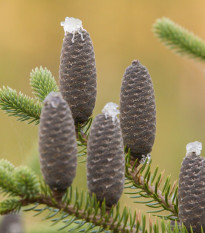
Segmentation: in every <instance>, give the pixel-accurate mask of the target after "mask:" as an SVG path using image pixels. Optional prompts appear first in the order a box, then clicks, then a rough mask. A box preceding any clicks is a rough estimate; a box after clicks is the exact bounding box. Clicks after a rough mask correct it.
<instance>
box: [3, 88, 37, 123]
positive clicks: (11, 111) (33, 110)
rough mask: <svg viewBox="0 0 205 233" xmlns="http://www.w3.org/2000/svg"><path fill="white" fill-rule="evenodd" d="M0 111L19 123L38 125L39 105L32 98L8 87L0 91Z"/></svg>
mask: <svg viewBox="0 0 205 233" xmlns="http://www.w3.org/2000/svg"><path fill="white" fill-rule="evenodd" d="M0 109H2V110H4V111H5V112H6V113H7V114H8V115H9V116H15V117H17V118H18V120H19V121H27V122H28V123H29V124H30V123H33V122H34V123H35V124H38V123H39V118H40V113H41V104H40V103H39V102H36V101H35V100H34V99H33V98H30V97H28V96H26V95H23V94H22V93H21V92H19V93H18V94H17V91H16V90H14V89H12V88H10V87H3V88H2V89H0Z"/></svg>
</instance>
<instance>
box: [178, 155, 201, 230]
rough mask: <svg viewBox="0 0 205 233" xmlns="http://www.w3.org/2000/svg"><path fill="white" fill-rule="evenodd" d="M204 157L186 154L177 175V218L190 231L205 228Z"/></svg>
mask: <svg viewBox="0 0 205 233" xmlns="http://www.w3.org/2000/svg"><path fill="white" fill-rule="evenodd" d="M204 184H205V159H204V158H202V157H200V156H197V155H196V154H195V153H190V154H189V155H187V156H186V157H185V158H184V160H183V162H182V166H181V170H180V175H179V191H178V201H179V219H180V222H183V223H184V225H185V226H186V228H187V229H188V230H189V232H190V225H191V226H192V228H193V230H194V232H196V233H199V232H201V226H203V228H204V229H205V185H204Z"/></svg>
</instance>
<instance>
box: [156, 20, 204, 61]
mask: <svg viewBox="0 0 205 233" xmlns="http://www.w3.org/2000/svg"><path fill="white" fill-rule="evenodd" d="M153 31H154V33H155V35H156V36H157V37H158V38H159V39H160V40H161V42H162V43H163V44H165V45H166V46H167V47H168V48H170V49H171V50H173V51H175V52H176V53H178V54H181V55H188V56H189V57H192V58H198V59H201V60H203V61H205V41H204V40H202V39H201V38H199V37H198V36H196V35H194V34H193V33H192V32H189V31H188V30H187V29H185V28H183V27H181V26H180V25H178V24H176V23H174V22H173V21H171V20H170V19H168V18H161V19H158V20H157V21H156V22H155V23H154V25H153Z"/></svg>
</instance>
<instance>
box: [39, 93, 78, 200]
mask: <svg viewBox="0 0 205 233" xmlns="http://www.w3.org/2000/svg"><path fill="white" fill-rule="evenodd" d="M39 152H40V163H41V171H42V173H43V176H44V179H45V182H46V183H47V184H48V185H49V187H50V188H51V190H52V191H53V192H54V193H55V195H56V198H57V196H58V195H59V198H61V196H62V195H63V193H64V192H65V191H66V189H67V188H68V187H69V186H70V185H71V184H72V181H73V179H74V177H75V174H76V166H77V143H76V136H75V126H74V121H73V118H72V114H71V111H70V108H69V106H68V104H67V102H66V101H65V100H64V99H63V98H62V96H61V94H60V93H54V92H51V93H50V94H49V95H48V96H47V97H46V99H45V100H44V107H43V109H42V112H41V117H40V127H39Z"/></svg>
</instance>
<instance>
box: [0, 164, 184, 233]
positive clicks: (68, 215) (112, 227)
mask: <svg viewBox="0 0 205 233" xmlns="http://www.w3.org/2000/svg"><path fill="white" fill-rule="evenodd" d="M0 168H1V169H2V170H4V171H5V174H6V175H5V176H7V174H8V173H11V176H10V177H9V179H12V180H13V182H7V183H5V184H4V183H3V182H1V183H0V188H1V191H2V192H3V193H5V192H6V193H7V191H8V190H10V194H11V195H13V196H14V197H13V198H8V199H6V200H4V201H2V202H0V214H8V213H11V212H18V211H19V210H20V209H22V208H23V207H24V208H26V209H24V208H23V209H24V210H25V211H34V212H36V215H39V214H41V213H44V212H45V213H47V215H46V216H45V215H44V219H47V220H51V222H52V223H53V224H57V223H61V226H60V229H59V230H64V229H66V228H68V227H69V232H70V231H73V232H74V231H78V232H88V231H90V232H93V233H94V232H95V233H96V232H102V231H109V232H122V233H125V232H126V233H134V232H136V233H137V232H140V233H145V232H148V229H149V232H155V233H159V232H170V233H172V232H180V231H181V232H184V233H185V232H187V231H186V228H185V227H184V226H183V225H182V226H178V224H177V222H175V226H171V224H170V222H169V221H166V222H165V221H164V220H163V219H162V220H160V222H158V221H157V222H156V223H155V224H153V223H152V221H151V220H150V219H149V226H148V228H147V220H146V216H145V215H143V214H141V213H136V212H134V213H131V211H130V210H128V209H127V208H126V207H125V208H124V209H123V211H122V213H121V211H120V206H119V204H117V205H116V207H112V208H111V209H110V210H106V204H105V201H104V202H103V203H102V204H99V202H97V199H96V196H95V195H92V196H91V195H89V194H88V193H87V192H84V191H82V192H79V191H78V190H77V189H76V190H72V187H70V188H68V189H67V192H66V194H65V195H64V197H63V199H62V201H56V200H55V199H54V197H53V194H52V192H51V190H50V188H49V187H48V186H47V185H46V184H45V183H44V182H43V181H41V182H40V181H39V178H38V177H37V176H36V175H35V174H34V173H33V172H32V171H31V170H29V169H28V168H25V167H23V168H22V167H16V168H15V167H13V165H11V164H10V163H9V162H7V161H5V160H1V161H0ZM130 169H133V168H130ZM141 169H143V168H142V167H141ZM0 180H1V179H0ZM25 186H26V187H25ZM21 187H22V188H21ZM31 189H32V190H33V191H32V192H31ZM16 190H18V191H16ZM31 193H32V195H30V194H31Z"/></svg>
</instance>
